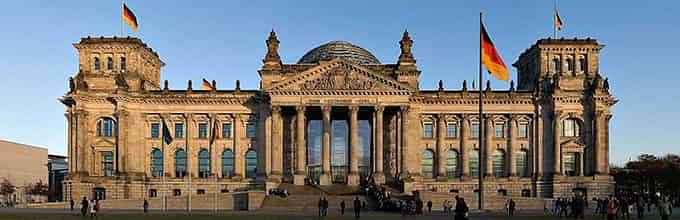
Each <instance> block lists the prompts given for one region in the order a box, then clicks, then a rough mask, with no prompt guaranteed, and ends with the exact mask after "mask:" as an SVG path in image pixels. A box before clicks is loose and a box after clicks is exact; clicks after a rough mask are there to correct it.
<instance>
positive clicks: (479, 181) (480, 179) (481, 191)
mask: <svg viewBox="0 0 680 220" xmlns="http://www.w3.org/2000/svg"><path fill="white" fill-rule="evenodd" d="M482 53H483V52H482V12H479V129H478V130H479V133H478V134H477V137H479V139H478V141H479V151H477V154H478V155H477V156H478V158H479V159H478V160H477V162H478V163H479V169H478V174H477V184H478V185H479V188H478V189H479V199H478V200H477V206H478V208H479V210H482V209H483V208H484V177H483V176H482V173H483V169H482V168H483V166H482V165H483V163H482V151H483V150H484V147H483V145H482V143H483V138H484V126H483V125H484V117H483V116H482V112H483V104H482V103H483V102H482V80H483V79H482Z"/></svg>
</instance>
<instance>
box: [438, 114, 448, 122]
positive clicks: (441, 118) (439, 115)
mask: <svg viewBox="0 0 680 220" xmlns="http://www.w3.org/2000/svg"><path fill="white" fill-rule="evenodd" d="M447 116H448V114H446V113H439V114H437V118H438V119H439V120H440V121H445V120H446V117H447Z"/></svg>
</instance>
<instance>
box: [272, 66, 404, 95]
mask: <svg viewBox="0 0 680 220" xmlns="http://www.w3.org/2000/svg"><path fill="white" fill-rule="evenodd" d="M269 92H270V93H281V92H283V93H290V92H295V93H298V92H302V93H304V92H313V93H318V92H341V93H342V92H376V93H383V94H384V93H390V94H397V95H406V94H410V92H411V89H410V88H408V87H407V86H405V85H403V84H401V83H399V82H396V81H394V80H393V79H391V78H389V77H386V76H382V75H379V74H376V73H373V72H372V71H371V70H369V69H366V68H363V67H361V66H360V65H357V64H354V63H351V62H348V61H345V60H342V59H335V60H332V61H330V62H327V63H323V64H320V65H318V66H316V67H314V68H311V69H309V70H306V71H303V72H300V73H298V74H297V75H296V76H293V77H291V78H288V79H285V80H283V81H280V82H277V83H275V84H274V85H272V87H270V89H269Z"/></svg>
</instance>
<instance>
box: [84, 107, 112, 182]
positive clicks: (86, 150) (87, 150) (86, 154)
mask: <svg viewBox="0 0 680 220" xmlns="http://www.w3.org/2000/svg"><path fill="white" fill-rule="evenodd" d="M88 116H89V113H88V112H86V111H84V110H77V111H76V127H77V128H76V132H75V133H76V149H75V151H76V156H77V160H76V167H77V170H76V172H77V173H78V175H83V176H88V175H90V167H91V166H90V161H91V160H94V158H91V153H90V146H89V145H88V144H87V143H88V135H89V132H88V130H89V129H90V128H89V126H88V121H89V120H88ZM95 126H96V125H95ZM116 126H118V125H117V124H116ZM95 130H96V129H95ZM95 135H96V134H95Z"/></svg>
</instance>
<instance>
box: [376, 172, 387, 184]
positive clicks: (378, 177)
mask: <svg viewBox="0 0 680 220" xmlns="http://www.w3.org/2000/svg"><path fill="white" fill-rule="evenodd" d="M373 181H375V184H378V185H380V184H384V183H385V174H384V173H383V172H375V173H373Z"/></svg>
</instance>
